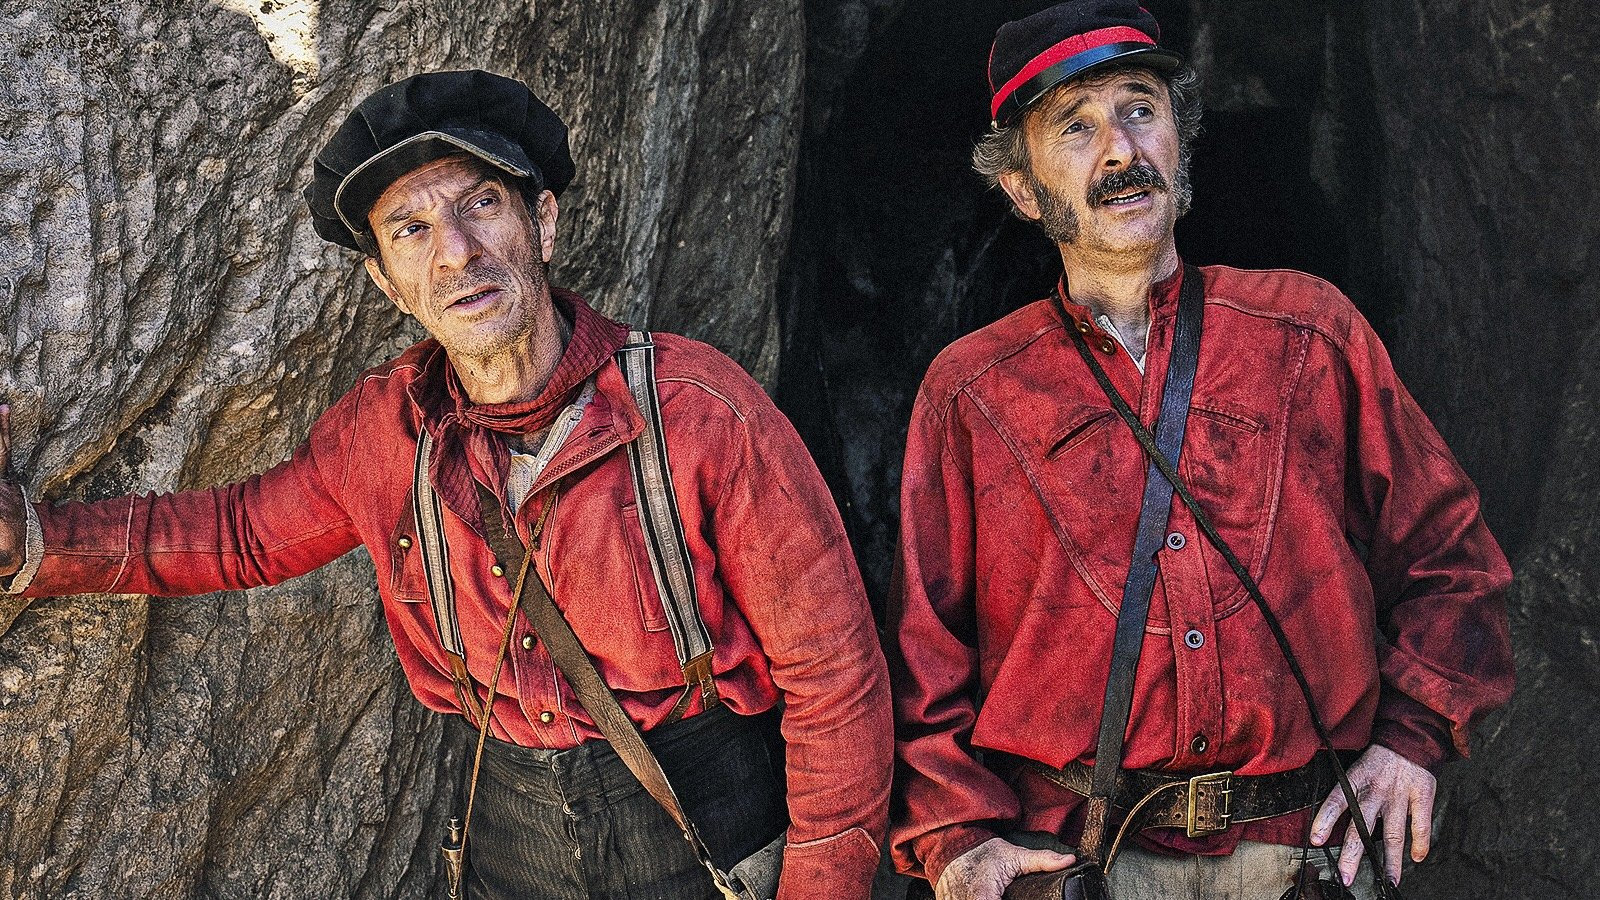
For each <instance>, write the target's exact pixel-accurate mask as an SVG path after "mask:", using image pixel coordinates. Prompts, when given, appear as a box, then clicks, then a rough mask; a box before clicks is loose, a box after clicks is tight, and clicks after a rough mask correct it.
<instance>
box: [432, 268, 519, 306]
mask: <svg viewBox="0 0 1600 900" xmlns="http://www.w3.org/2000/svg"><path fill="white" fill-rule="evenodd" d="M510 281H511V270H510V269H508V268H506V267H505V266H504V265H502V264H500V263H499V262H496V261H493V260H487V259H475V260H473V261H472V262H469V263H467V265H466V267H465V268H463V269H462V270H461V271H460V272H456V273H453V274H451V275H449V276H447V277H444V278H441V279H439V280H437V281H435V282H434V283H433V295H434V296H435V297H455V296H458V295H461V294H465V293H470V292H472V289H473V288H477V287H479V286H480V285H485V284H501V285H504V284H507V283H508V282H510Z"/></svg>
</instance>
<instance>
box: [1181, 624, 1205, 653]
mask: <svg viewBox="0 0 1600 900" xmlns="http://www.w3.org/2000/svg"><path fill="white" fill-rule="evenodd" d="M1205 643H1206V636H1205V635H1203V634H1201V633H1200V632H1199V631H1198V630H1197V629H1194V628H1191V629H1189V630H1188V631H1185V632H1184V633H1183V645H1184V646H1185V647H1188V648H1189V649H1190V650H1199V649H1200V648H1201V647H1203V646H1205Z"/></svg>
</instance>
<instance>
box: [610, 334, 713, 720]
mask: <svg viewBox="0 0 1600 900" xmlns="http://www.w3.org/2000/svg"><path fill="white" fill-rule="evenodd" d="M617 365H618V366H620V367H621V369H622V376H623V378H624V379H625V380H626V381H627V383H628V390H629V391H630V392H631V393H632V394H633V399H634V402H635V403H636V404H638V406H639V412H640V413H641V414H642V415H643V416H644V431H642V432H641V433H640V435H639V437H638V439H636V440H634V441H632V442H630V443H629V444H628V446H627V451H628V463H629V465H630V466H631V468H632V470H633V492H634V495H635V497H636V499H637V501H638V509H639V525H640V527H641V528H642V529H643V530H644V546H645V552H646V555H647V556H648V557H649V558H650V571H651V574H653V575H654V576H655V582H656V591H657V593H658V595H659V596H660V597H661V600H662V603H661V606H662V608H663V609H664V610H665V611H666V615H667V625H668V627H669V628H670V629H671V630H672V644H673V647H674V649H675V650H676V651H677V654H678V665H679V666H680V667H681V668H682V670H683V683H684V692H683V695H682V696H681V697H679V698H678V702H677V704H675V705H674V707H673V710H672V714H671V715H670V716H669V717H668V721H676V720H678V719H679V718H681V717H682V716H683V714H684V713H685V712H687V711H688V708H689V702H690V701H691V700H692V699H693V697H694V696H695V695H696V694H698V695H699V696H700V698H701V701H702V705H703V707H704V708H706V709H710V708H711V707H713V706H715V705H717V702H718V696H717V687H716V683H715V681H713V680H712V671H711V658H712V652H713V649H714V648H713V646H712V643H711V633H710V631H708V630H707V629H706V623H705V620H704V619H702V618H701V616H700V600H699V596H698V595H697V592H696V590H695V583H694V568H693V567H692V566H691V565H690V562H689V545H688V541H687V540H686V539H685V538H684V533H683V519H682V517H681V516H680V515H679V513H678V497H677V493H676V492H675V491H674V490H673V488H672V463H671V460H670V457H669V456H668V453H667V437H666V429H665V428H663V427H662V425H661V397H660V394H659V392H658V390H657V388H656V371H655V341H654V340H652V339H651V335H650V333H649V332H648V331H631V332H629V333H628V343H627V344H626V345H625V346H623V348H622V349H621V350H618V351H617Z"/></svg>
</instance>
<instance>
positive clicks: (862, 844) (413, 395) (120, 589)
mask: <svg viewBox="0 0 1600 900" xmlns="http://www.w3.org/2000/svg"><path fill="white" fill-rule="evenodd" d="M574 300H575V298H574ZM576 302H578V303H579V304H580V305H581V301H576ZM588 315H593V314H592V313H589V314H588ZM594 318H596V319H598V318H599V317H598V316H595V317H594ZM586 319H587V315H585V314H584V313H583V312H582V311H581V310H580V311H579V314H578V315H577V316H576V317H575V320H574V327H575V333H574V343H577V342H579V341H580V339H581V336H582V333H583V332H584V324H583V323H584V322H585V321H586ZM655 339H656V374H657V380H658V383H659V385H660V396H661V405H662V417H663V421H664V423H665V425H664V427H665V430H666V438H667V445H668V448H669V452H670V454H671V461H672V475H673V486H674V488H675V489H676V492H677V496H678V500H679V504H680V511H681V514H682V519H683V527H684V531H685V533H686V535H687V540H688V546H689V555H690V557H691V559H690V562H691V564H692V568H693V572H694V577H695V581H696V585H697V588H698V592H699V601H700V607H701V613H702V616H703V617H704V619H705V624H706V627H707V629H708V630H709V631H710V634H711V637H712V639H713V641H714V642H715V645H716V654H715V659H714V663H713V667H714V673H715V678H716V684H717V688H718V690H719V691H720V693H721V696H722V698H723V699H724V700H725V701H726V702H727V704H728V705H729V707H730V708H731V709H733V710H734V711H735V712H738V713H742V714H746V715H753V714H755V713H759V712H762V711H763V710H766V709H769V708H771V707H773V706H774V705H775V704H776V703H778V702H779V701H780V700H781V701H782V702H783V704H784V708H783V709H784V711H783V717H782V731H783V737H784V739H785V741H786V742H787V751H786V767H787V780H788V791H789V794H788V803H789V814H790V819H791V824H790V829H789V847H788V850H787V851H786V853H785V857H784V880H783V885H782V889H781V891H780V894H779V896H780V898H782V900H798V898H800V897H810V896H833V897H858V898H863V900H865V898H866V897H867V896H868V893H869V890H870V884H871V880H872V873H873V871H874V869H875V868H876V866H877V862H878V855H879V854H878V846H879V842H880V841H881V840H882V836H883V832H884V827H885V825H884V821H885V817H886V809H887V802H888V782H889V768H890V757H891V753H892V749H891V744H890V735H891V730H892V726H891V722H890V712H889V699H888V686H887V685H888V682H887V676H886V674H885V671H884V663H883V657H882V653H881V651H880V649H879V645H878V639H877V633H876V630H875V628H874V626H873V621H872V616H871V612H870V609H869V607H868V605H867V600H866V595H865V592H864V590H863V588H862V585H861V580H860V575H859V574H858V572H857V570H856V565H855V561H854V558H853V556H852V554H851V550H850V545H849V542H848V540H847V539H846V537H845V533H844V528H843V525H842V523H841V522H840V519H839V514H838V511H837V510H836V509H835V507H834V505H833V501H832V498H831V496H830V494H829V492H828V489H827V486H826V485H825V484H824V483H823V481H822V478H821V476H820V475H819V474H818V473H817V470H816V467H815V465H814V464H813V463H812V461H811V458H810V456H809V455H808V454H807V452H806V450H805V447H804V446H803V445H802V444H801V442H800V438H799V436H798V435H797V434H795V432H794V429H793V427H792V426H791V425H790V424H789V422H788V420H787V419H785V418H784V416H783V415H782V413H780V412H778V410H777V408H776V407H774V406H773V405H772V402H771V401H770V400H769V399H768V398H767V396H766V395H765V394H764V393H763V392H762V390H761V388H760V386H759V385H757V384H756V383H755V382H754V381H753V380H751V379H750V377H749V376H748V375H747V374H746V373H745V372H744V371H743V370H742V369H740V368H739V367H738V365H736V364H735V363H734V362H733V361H732V360H729V359H728V358H727V357H725V356H723V355H722V354H720V353H718V352H716V351H715V350H713V349H711V348H710V347H707V346H706V345H704V344H700V343H697V342H695V341H691V340H688V339H686V338H681V337H677V336H674V335H669V334H657V335H656V336H655ZM441 357H442V351H441V350H440V348H439V346H438V344H436V343H435V342H433V341H424V342H423V343H421V344H418V345H417V346H415V347H413V348H412V349H410V350H409V351H407V352H406V353H405V354H403V355H402V356H400V357H399V358H397V359H395V360H393V361H391V362H389V363H386V364H384V365H381V366H378V367H376V368H374V369H371V370H369V371H367V372H366V373H364V374H363V375H362V376H361V377H360V379H359V380H358V382H357V384H356V386H355V387H354V388H353V389H352V390H351V391H350V392H349V393H347V394H346V395H345V396H344V397H343V398H341V399H340V400H339V401H338V402H337V403H336V404H335V405H334V406H333V407H332V408H331V409H330V410H329V411H328V412H326V413H325V414H324V415H323V416H322V417H321V418H320V419H319V420H318V421H317V422H316V424H315V425H313V426H312V430H311V435H310V437H309V438H308V439H307V441H306V442H305V443H304V444H302V445H301V446H300V447H299V448H298V449H297V450H295V452H294V455H293V456H292V457H291V458H290V459H289V460H288V461H286V462H284V463H282V464H280V465H278V466H277V467H275V468H273V469H271V470H270V471H268V472H266V473H264V474H261V475H258V476H255V477H253V478H250V479H247V480H245V481H242V482H239V483H237V484H233V485H229V486H226V487H220V488H215V489H213V490H209V491H193V492H185V493H181V494H166V495H154V494H152V495H147V496H145V497H141V498H131V497H129V498H120V499H115V500H107V501H104V502H99V503H90V504H83V503H68V504H65V505H63V506H60V507H57V508H54V509H51V508H47V507H44V506H39V507H38V508H37V509H38V512H39V514H40V518H41V524H42V526H43V531H44V544H45V556H44V560H43V563H42V564H41V566H40V569H39V572H38V574H37V575H36V576H35V578H34V581H33V582H32V584H31V585H29V587H28V591H27V592H28V593H29V594H31V595H34V596H41V595H44V596H48V595H55V594H66V593H85V592H110V593H137V594H158V595H164V596H171V595H184V594H197V593H204V592H207V591H216V590H225V589H237V588H246V587H252V586H255V585H261V584H272V583H276V582H279V581H283V580H284V579H287V578H292V577H294V576H296V575H300V574H303V573H305V572H309V571H311V570H312V569H315V568H317V567H318V566H321V565H324V564H326V563H328V562H330V561H332V560H333V559H335V558H336V557H338V556H340V555H341V554H343V553H345V552H347V551H349V550H351V549H353V548H354V547H356V546H358V545H365V546H366V547H367V550H368V551H369V552H370V553H371V555H372V561H373V563H374V566H375V567H376V569H377V574H378V588H379V592H380V593H381V594H382V597H383V606H384V614H385V616H386V617H387V620H388V624H389V630H390V633H391V634H392V635H393V637H394V642H395V650H396V652H397V653H398V654H399V657H400V663H401V666H402V667H403V668H404V670H405V673H406V676H407V678H408V679H409V681H410V684H411V689H412V691H413V692H414V693H415V694H416V696H417V698H418V699H419V700H420V701H421V702H422V703H423V705H425V706H427V707H428V708H429V709H433V710H437V711H439V712H444V713H459V712H461V710H460V709H459V708H458V706H457V702H456V699H455V692H454V688H453V686H452V684H451V681H450V677H449V674H448V673H449V668H448V666H447V663H446V660H445V656H444V652H443V649H442V648H441V646H440V643H439V639H438V634H437V630H436V626H435V624H434V619H433V613H432V608H431V606H430V604H429V602H428V591H427V582H426V579H425V577H424V573H423V563H422V559H421V555H420V553H419V551H418V549H417V546H418V544H417V541H416V532H415V525H414V522H413V514H412V504H411V481H412V475H411V473H412V470H413V466H414V462H415V456H416V442H417V437H418V433H419V428H420V427H421V426H422V423H423V421H424V420H425V419H429V420H431V419H432V418H433V417H436V416H440V415H442V414H443V413H444V412H445V407H443V406H442V404H443V402H444V401H443V400H441V399H439V398H441V397H442V396H445V395H447V391H446V390H445V388H444V386H443V385H442V384H440V383H438V382H437V381H436V380H435V381H430V380H429V379H428V375H429V374H430V373H435V372H438V371H439V369H438V365H437V364H438V363H439V362H440V358H441ZM578 380H580V381H581V380H582V379H581V378H579V379H578ZM595 380H596V394H595V397H594V400H593V402H592V403H591V404H590V405H589V407H588V409H587V411H586V413H585V415H584V418H583V421H582V423H581V424H580V426H579V427H578V429H577V430H576V431H575V432H574V434H573V435H572V437H571V438H570V439H569V440H568V441H567V443H566V444H565V445H564V446H563V448H562V449H561V451H560V452H558V453H557V454H556V455H555V457H554V458H553V459H552V460H551V462H550V464H549V466H548V467H547V468H546V469H545V471H544V473H543V474H542V475H541V476H540V478H539V480H538V481H537V482H536V483H535V485H534V491H535V492H536V493H539V494H541V495H542V494H543V493H544V492H547V491H549V490H551V488H552V485H555V484H556V483H557V482H560V489H559V491H558V492H557V495H556V499H555V501H554V504H553V506H552V507H551V509H550V512H549V516H548V521H547V524H546V526H545V534H544V538H543V539H542V541H541V542H540V544H539V547H538V552H537V553H536V556H535V559H534V565H535V566H536V568H537V570H538V572H539V574H540V575H541V576H543V578H544V579H545V582H546V584H548V585H549V586H550V588H551V592H552V594H553V595H554V597H555V599H556V602H557V603H558V605H560V607H561V608H562V610H563V612H564V613H565V614H566V617H567V619H568V621H570V622H571V623H572V627H573V630H574V631H576V632H577V634H578V637H579V638H580V639H581V640H582V641H583V644H584V646H585V648H586V649H587V650H588V651H589V653H590V655H591V656H592V657H594V660H595V664H596V667H597V668H598V669H599V670H600V673H601V675H602V676H604V678H605V680H606V682H607V683H608V684H609V685H610V686H611V687H612V689H613V690H614V691H615V692H616V694H617V696H618V699H619V700H621V702H622V705H623V707H624V708H625V709H626V710H627V711H628V713H629V715H630V716H631V717H632V718H633V719H634V720H635V721H636V722H638V723H639V725H640V727H641V728H643V729H645V730H646V731H648V730H650V729H652V728H655V727H656V726H658V725H660V724H662V723H663V721H664V720H665V718H666V717H667V715H668V713H669V712H670V710H671V709H672V706H673V703H674V702H675V701H676V700H677V699H678V696H679V694H680V693H681V692H682V690H683V675H682V673H681V671H680V670H679V667H678V660H677V655H676V653H675V652H674V649H673V643H672V635H671V632H670V631H669V630H668V626H667V619H666V613H665V611H664V609H663V607H662V600H661V597H660V596H659V595H658V593H657V590H656V585H655V580H654V578H653V576H652V574H651V570H650V564H649V561H648V558H647V557H646V555H645V548H644V538H643V534H642V532H641V529H640V526H639V521H638V518H639V511H638V509H637V508H636V504H635V499H634V492H633V484H632V479H631V473H630V469H629V465H628V461H627V457H626V453H625V452H624V450H623V446H622V445H623V444H624V443H625V442H627V441H630V440H632V439H633V438H635V437H636V436H638V434H639V433H640V430H641V428H642V426H643V419H642V418H641V417H640V414H639V411H638V409H637V407H636V406H635V404H634V401H633V398H632V396H631V394H630V393H629V391H628V388H627V385H626V383H625V381H624V379H623V376H622V373H621V371H620V369H619V368H618V367H617V365H616V363H615V361H613V360H610V359H607V360H606V361H604V363H603V364H602V365H600V366H599V368H598V371H597V372H596V373H595ZM465 469H466V467H465V466H462V467H461V469H457V470H455V471H462V470H465ZM435 474H436V475H437V474H438V470H435ZM435 487H436V488H437V489H438V490H439V494H440V497H441V498H442V499H443V501H444V503H445V506H446V509H447V513H446V515H445V517H444V520H445V531H446V535H447V539H448V541H449V545H450V553H451V556H450V566H451V574H452V576H453V580H454V582H455V586H456V598H457V614H458V618H459V620H460V627H461V633H462V637H463V639H464V642H465V645H466V647H467V665H468V668H469V669H470V671H471V673H472V676H473V680H474V681H475V683H477V685H478V686H479V687H478V690H479V694H480V697H481V696H482V695H484V694H485V693H486V688H485V687H484V685H486V684H487V682H488V680H489V678H490V677H491V673H492V669H493V664H494V657H495V651H496V649H497V648H498V646H499V642H500V634H501V631H502V628H503V626H504V623H505V617H506V614H507V612H508V610H509V609H510V606H511V601H512V596H511V590H512V585H511V584H510V583H509V581H508V579H507V578H504V577H498V576H495V575H494V574H493V573H492V572H491V570H490V567H491V566H492V565H494V563H495V560H494V558H493V554H492V553H491V552H490V550H489V548H488V546H487V544H486V543H485V542H484V539H483V538H482V536H481V532H480V531H479V530H478V529H479V527H481V526H479V525H478V524H476V522H477V515H476V502H475V498H474V501H468V500H467V499H466V498H465V497H464V496H462V495H463V492H462V491H460V490H451V489H450V486H448V485H446V484H440V483H438V482H437V481H436V482H435ZM468 487H469V488H470V487H471V485H470V482H469V484H468ZM474 490H475V489H474ZM544 505H545V504H544V503H542V502H540V503H534V502H530V503H525V504H524V505H523V506H522V508H521V509H520V510H519V514H518V516H517V517H516V525H517V528H518V530H519V532H520V533H521V535H522V537H523V539H524V540H525V541H526V540H527V538H528V534H529V526H530V523H531V521H532V519H533V518H534V517H535V516H536V514H537V513H538V511H539V508H540V507H542V506H544ZM519 618H520V617H519ZM524 636H526V637H528V638H529V640H528V641H527V642H526V643H525V642H524V640H523V637H524ZM699 709H700V706H699V701H698V700H696V701H695V702H694V705H693V706H692V707H691V710H690V712H691V714H693V713H694V712H697V711H699ZM546 719H548V721H545V720H546ZM492 727H493V733H494V735H495V736H496V737H498V738H501V739H503V740H507V741H510V742H512V743H515V744H519V745H522V746H525V747H534V748H553V749H564V748H568V747H572V746H575V745H577V744H579V743H581V742H584V741H590V740H596V739H598V738H600V732H599V730H598V729H597V728H596V727H595V726H594V724H593V721H592V720H591V718H590V717H589V715H588V714H587V713H586V712H585V711H584V710H583V709H582V707H581V706H579V705H578V703H577V700H576V698H575V695H574V694H573V692H572V689H571V688H570V686H568V685H567V683H566V681H565V680H564V679H563V678H562V677H561V675H560V673H559V672H557V670H556V668H555V665H554V663H553V662H552V661H551V659H550V657H549V655H548V654H547V653H546V652H545V649H544V645H543V643H542V642H539V641H537V640H536V639H534V636H533V632H532V628H531V627H529V626H528V624H527V622H526V619H525V618H520V622H519V625H518V627H517V630H516V639H514V640H513V641H512V644H511V651H510V655H509V660H508V665H507V671H506V673H505V674H504V675H503V676H502V678H501V681H500V686H499V697H498V699H497V700H496V703H495V707H494V718H493V725H492Z"/></svg>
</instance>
